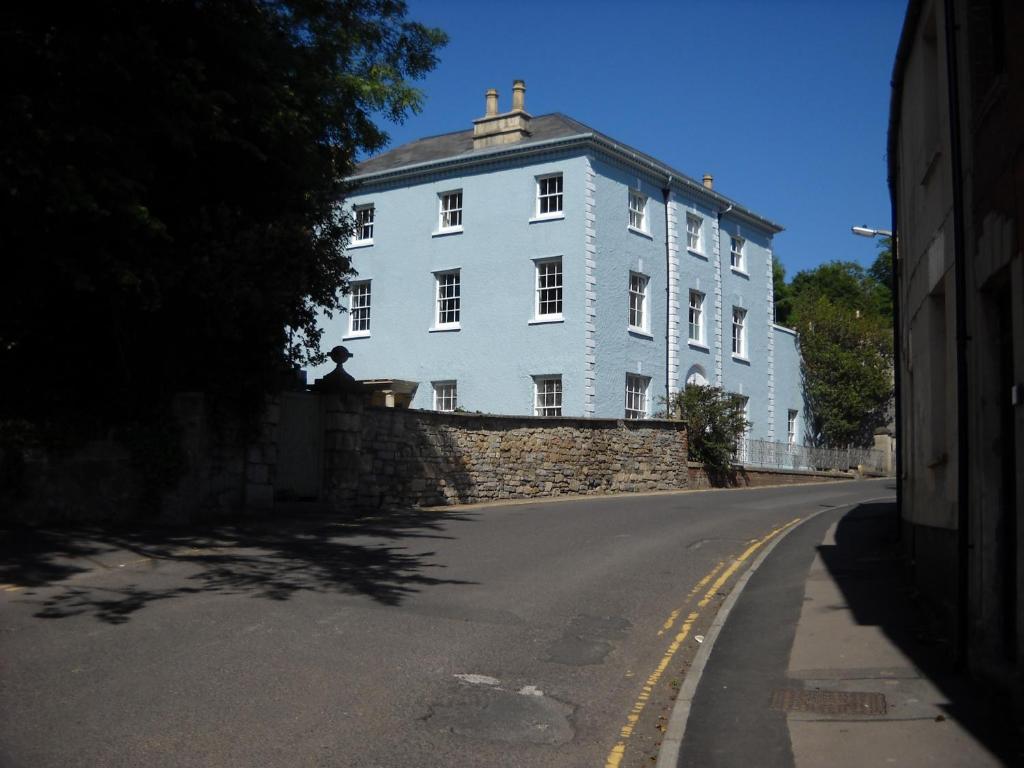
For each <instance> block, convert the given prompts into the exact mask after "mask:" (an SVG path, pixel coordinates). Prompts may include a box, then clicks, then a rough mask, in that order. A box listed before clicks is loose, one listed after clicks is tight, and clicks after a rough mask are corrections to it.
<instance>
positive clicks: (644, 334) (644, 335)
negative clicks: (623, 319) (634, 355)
mask: <svg viewBox="0 0 1024 768" xmlns="http://www.w3.org/2000/svg"><path fill="white" fill-rule="evenodd" d="M626 330H627V331H628V332H629V335H630V336H639V337H640V338H641V339H654V334H653V333H651V332H650V331H645V330H644V329H643V328H637V327H636V326H635V325H629V326H626Z"/></svg>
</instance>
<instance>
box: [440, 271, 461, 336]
mask: <svg viewBox="0 0 1024 768" xmlns="http://www.w3.org/2000/svg"><path fill="white" fill-rule="evenodd" d="M434 279H435V282H436V284H437V294H436V302H437V314H436V317H435V327H437V328H458V327H459V324H460V322H461V319H462V285H461V282H460V275H459V270H457V269H455V270H452V271H451V272H438V273H436V274H435V276H434Z"/></svg>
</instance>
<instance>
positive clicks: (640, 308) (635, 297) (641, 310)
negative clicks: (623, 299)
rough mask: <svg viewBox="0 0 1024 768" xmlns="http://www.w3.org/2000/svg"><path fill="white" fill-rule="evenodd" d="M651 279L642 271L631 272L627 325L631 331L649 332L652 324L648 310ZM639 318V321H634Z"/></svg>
mask: <svg viewBox="0 0 1024 768" xmlns="http://www.w3.org/2000/svg"><path fill="white" fill-rule="evenodd" d="M650 284H651V279H650V277H648V276H647V275H645V274H643V273H642V272H630V273H629V289H628V290H629V315H628V317H627V325H628V326H629V329H630V330H631V331H640V332H642V333H648V329H649V328H650V326H651V317H650V312H649V311H648V306H649V303H650V302H649V301H648V294H649V291H648V290H647V288H648V286H650ZM636 320H639V322H634V321H636Z"/></svg>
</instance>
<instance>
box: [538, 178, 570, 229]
mask: <svg viewBox="0 0 1024 768" xmlns="http://www.w3.org/2000/svg"><path fill="white" fill-rule="evenodd" d="M536 181H537V198H536V205H535V208H534V213H533V215H534V218H535V219H562V218H565V191H564V190H565V182H564V180H563V177H562V174H561V173H546V174H544V175H543V176H537V177H536ZM549 183H553V184H554V185H555V187H556V188H555V189H551V188H550V187H549V186H548V185H549ZM545 208H546V209H547V210H543V209H545Z"/></svg>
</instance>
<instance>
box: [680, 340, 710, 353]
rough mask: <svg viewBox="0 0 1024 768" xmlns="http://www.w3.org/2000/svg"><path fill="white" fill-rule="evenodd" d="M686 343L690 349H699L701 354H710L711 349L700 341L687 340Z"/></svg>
mask: <svg viewBox="0 0 1024 768" xmlns="http://www.w3.org/2000/svg"><path fill="white" fill-rule="evenodd" d="M686 343H687V344H689V345H690V347H691V348H693V349H699V350H700V351H701V352H710V351H711V347H709V346H708V345H707V344H705V343H704V342H702V341H694V340H693V339H687V341H686Z"/></svg>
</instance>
